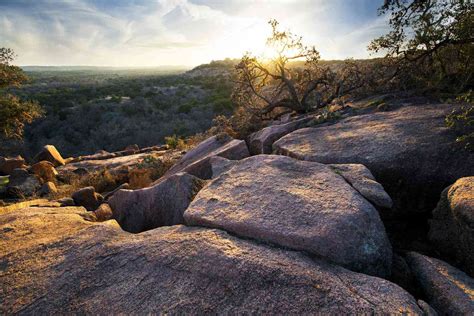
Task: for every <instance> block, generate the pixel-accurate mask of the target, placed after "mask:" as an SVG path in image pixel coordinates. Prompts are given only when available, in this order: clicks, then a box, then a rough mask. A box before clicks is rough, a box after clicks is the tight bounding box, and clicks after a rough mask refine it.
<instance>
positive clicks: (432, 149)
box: [274, 104, 474, 216]
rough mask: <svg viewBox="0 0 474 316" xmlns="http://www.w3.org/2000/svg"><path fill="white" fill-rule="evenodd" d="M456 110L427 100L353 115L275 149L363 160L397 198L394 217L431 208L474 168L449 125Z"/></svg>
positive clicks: (305, 156)
mask: <svg viewBox="0 0 474 316" xmlns="http://www.w3.org/2000/svg"><path fill="white" fill-rule="evenodd" d="M455 108H456V106H454V105H449V104H429V105H426V104H425V105H417V106H415V105H414V106H404V107H401V108H400V109H398V110H394V111H388V112H378V113H372V114H366V115H359V116H354V117H349V118H346V119H343V120H341V121H339V122H337V123H335V124H333V125H329V126H325V127H319V128H318V127H312V128H303V129H300V130H297V131H295V132H292V133H290V134H288V135H286V136H284V137H283V138H281V139H280V140H278V141H277V142H275V143H274V149H275V151H276V152H277V153H279V154H283V155H288V156H291V157H294V158H298V159H301V160H310V161H317V162H321V163H328V164H335V163H337V164H341V163H344V164H345V163H360V164H363V165H365V166H366V167H367V168H368V169H369V170H370V171H371V172H372V173H373V174H374V176H375V178H376V179H377V181H379V182H380V183H381V184H382V185H383V187H384V188H385V190H386V191H387V192H388V194H389V195H390V197H391V198H392V199H393V201H394V207H393V210H394V213H393V214H392V215H400V216H401V215H407V214H409V213H411V212H428V211H429V210H432V209H433V208H434V207H435V204H436V202H434V201H436V200H437V197H438V196H439V192H441V191H442V190H443V189H444V188H445V187H446V186H448V185H449V184H452V183H453V182H454V181H456V180H457V179H459V178H461V177H463V176H470V175H472V173H473V172H474V152H468V151H465V150H463V149H462V148H460V146H459V145H457V144H456V142H455V139H456V135H455V132H454V131H453V130H451V129H449V128H447V127H446V126H445V117H446V115H447V114H449V113H451V111H452V110H453V109H455Z"/></svg>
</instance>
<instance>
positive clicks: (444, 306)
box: [407, 252, 474, 315]
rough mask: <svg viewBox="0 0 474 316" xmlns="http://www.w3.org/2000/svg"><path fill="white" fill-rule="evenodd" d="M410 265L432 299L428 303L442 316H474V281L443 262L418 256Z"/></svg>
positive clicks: (412, 256) (409, 258) (413, 255)
mask: <svg viewBox="0 0 474 316" xmlns="http://www.w3.org/2000/svg"><path fill="white" fill-rule="evenodd" d="M407 261H408V264H409V265H410V267H411V269H412V271H413V274H414V275H415V278H416V279H417V281H418V283H419V285H420V286H421V288H422V290H423V291H424V293H425V295H426V296H427V298H428V303H429V304H430V305H431V306H432V307H433V308H434V309H436V311H437V312H438V313H440V314H442V315H472V314H474V280H473V279H472V278H470V277H469V276H468V275H466V274H465V273H464V272H462V271H460V270H458V269H456V268H454V267H452V266H450V265H449V264H447V263H446V262H443V261H441V260H438V259H435V258H430V257H426V256H423V255H420V254H418V253H416V252H411V253H408V255H407Z"/></svg>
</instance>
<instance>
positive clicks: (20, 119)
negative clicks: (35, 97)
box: [0, 47, 43, 139]
mask: <svg viewBox="0 0 474 316" xmlns="http://www.w3.org/2000/svg"><path fill="white" fill-rule="evenodd" d="M14 57H15V54H14V52H13V50H11V49H9V48H3V47H1V48H0V135H1V136H2V137H6V138H16V139H21V138H22V136H23V132H24V128H25V124H29V123H31V122H32V121H33V120H34V119H36V118H38V117H40V116H41V115H42V114H43V111H42V109H41V107H40V105H39V104H38V103H37V102H34V101H23V100H20V98H18V97H16V96H14V95H12V94H10V93H8V92H7V91H6V89H7V88H9V87H19V86H20V85H21V84H22V83H24V82H25V81H27V79H28V78H27V76H26V75H25V74H24V72H23V71H22V69H21V68H20V67H17V66H14V65H11V62H12V61H13V60H14Z"/></svg>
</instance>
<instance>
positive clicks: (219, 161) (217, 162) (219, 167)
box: [209, 156, 238, 179]
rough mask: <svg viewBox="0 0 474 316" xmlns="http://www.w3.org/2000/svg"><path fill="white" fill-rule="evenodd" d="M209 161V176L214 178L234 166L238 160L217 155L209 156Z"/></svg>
mask: <svg viewBox="0 0 474 316" xmlns="http://www.w3.org/2000/svg"><path fill="white" fill-rule="evenodd" d="M209 163H210V164H211V173H212V177H211V178H213V179H214V178H217V177H218V176H220V175H221V173H224V172H226V171H227V170H229V169H230V168H232V167H233V166H235V165H236V164H237V163H238V161H237V160H229V159H226V158H222V157H219V156H214V157H211V158H210V160H209Z"/></svg>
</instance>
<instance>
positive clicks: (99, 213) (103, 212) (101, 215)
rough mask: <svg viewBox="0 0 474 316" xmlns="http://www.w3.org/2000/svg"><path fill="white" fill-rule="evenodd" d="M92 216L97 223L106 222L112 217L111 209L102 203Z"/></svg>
mask: <svg viewBox="0 0 474 316" xmlns="http://www.w3.org/2000/svg"><path fill="white" fill-rule="evenodd" d="M94 215H95V218H96V220H97V221H99V222H103V221H108V220H109V219H112V218H113V217H114V214H113V212H112V209H111V208H110V205H109V204H107V203H102V204H101V205H100V206H99V207H98V208H97V209H96V210H95V211H94Z"/></svg>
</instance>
